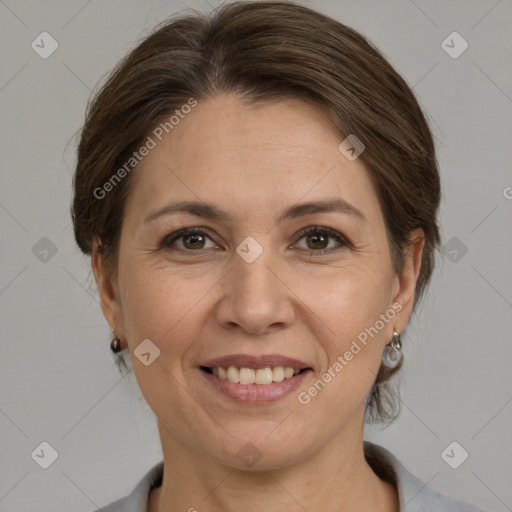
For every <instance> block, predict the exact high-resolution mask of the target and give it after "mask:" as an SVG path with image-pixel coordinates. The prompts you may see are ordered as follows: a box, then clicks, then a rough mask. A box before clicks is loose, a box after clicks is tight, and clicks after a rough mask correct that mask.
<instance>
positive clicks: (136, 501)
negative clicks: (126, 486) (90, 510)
mask: <svg viewBox="0 0 512 512" xmlns="http://www.w3.org/2000/svg"><path fill="white" fill-rule="evenodd" d="M163 469H164V462H163V461H160V462H159V463H158V464H155V465H154V466H153V467H152V468H151V469H150V470H149V471H148V472H147V473H146V474H145V475H144V476H143V477H142V479H141V480H140V481H139V483H138V484H137V485H136V486H135V488H134V489H133V491H132V492H131V493H130V494H128V495H127V496H125V497H124V498H121V499H119V500H116V501H114V502H112V503H109V504H108V505H106V506H104V507H101V508H100V509H98V510H96V511H95V512H146V510H147V506H148V499H149V492H150V491H151V489H152V488H153V487H154V486H155V485H158V484H159V483H160V482H161V481H162V475H163Z"/></svg>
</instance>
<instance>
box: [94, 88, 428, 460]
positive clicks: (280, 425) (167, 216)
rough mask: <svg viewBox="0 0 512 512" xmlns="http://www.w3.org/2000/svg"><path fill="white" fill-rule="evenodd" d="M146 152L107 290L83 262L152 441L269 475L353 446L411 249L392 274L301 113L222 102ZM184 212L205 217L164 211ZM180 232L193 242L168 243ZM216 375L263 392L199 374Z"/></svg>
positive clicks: (347, 167)
mask: <svg viewBox="0 0 512 512" xmlns="http://www.w3.org/2000/svg"><path fill="white" fill-rule="evenodd" d="M356 135H357V134H356ZM153 138H154V139H155V141H156V147H154V148H153V149H151V150H150V151H149V154H148V155H147V156H146V157H145V158H144V159H143V160H142V161H141V163H140V164H139V166H138V167H136V168H135V169H134V170H133V171H132V173H133V175H132V176H131V179H132V180H133V183H132V185H133V188H132V192H131V195H130V196H129V198H128V200H127V203H126V208H125V213H124V215H125V216H124V220H123V225H122V232H121V238H120V252H119V267H118V273H117V276H116V277H115V280H114V281H112V282H109V281H108V280H107V279H106V277H105V276H106V274H104V273H103V270H102V266H101V265H100V264H99V261H100V260H99V259H98V258H99V256H98V255H97V254H96V255H95V256H94V258H93V265H94V268H95V272H96V276H97V278H98V283H99V285H100V293H101V298H102V305H103V310H104V313H105V316H106V317H107V319H108V321H109V323H110V324H111V325H114V324H115V326H116V331H117V334H118V335H120V337H121V339H122V340H123V342H124V340H127V343H128V347H129V350H130V354H131V357H132V363H133V368H134V372H135V375H136V378H137V381H138V383H139V385H140V388H141V391H142V394H143V395H144V397H145V399H146V400H147V402H148V404H149V406H150V407H151V409H152V410H153V411H154V413H155V414H156V416H157V418H158V422H159V427H160V429H161V430H160V431H161V435H163V436H164V438H165V439H164V442H165V441H168V442H169V443H174V444H175V445H176V444H179V445H180V446H181V447H185V449H189V450H190V452H191V453H196V454H198V456H201V457H202V458H203V459H204V458H205V457H206V458H208V456H210V457H212V458H213V460H216V461H219V462H221V463H224V464H227V465H229V466H233V467H240V468H244V464H245V466H246V467H249V466H251V465H252V464H254V462H249V459H251V457H252V459H254V461H256V462H257V463H256V465H255V467H258V468H262V469H265V468H266V469H270V468H277V467H284V466H286V465H290V464H293V463H295V462H298V461H300V460H305V459H306V458H307V457H308V456H310V455H313V454H316V453H318V452H321V451H322V450H329V449H330V447H333V446H334V445H335V444H336V443H337V442H341V441H342V440H345V441H346V442H349V440H352V441H353V440H354V439H358V438H359V437H360V436H361V435H362V425H363V413H364V406H365V398H366V396H367V395H368V393H369V391H370V389H371V387H372V384H373V382H374V380H375V377H376V374H377V371H378V369H379V366H380V363H381V358H382V352H383V349H384V346H385V344H386V343H388V342H389V341H390V340H391V338H392V335H393V327H394V326H395V327H396V328H397V330H398V331H401V330H402V329H403V328H404V326H405V325H406V323H407V319H408V317H409V314H410V311H411V307H412V302H413V300H412V299H413V291H414V286H415V283H416V279H417V274H418V270H419V263H420V257H421V249H422V242H421V240H420V241H418V242H417V243H416V244H415V245H414V246H413V250H412V251H411V252H410V257H409V259H408V260H407V263H406V265H405V267H404V272H403V274H402V276H397V275H396V274H395V272H394V270H393V266H392V263H391V258H390V250H389V246H388V241H387V238H386V231H385V225H384V219H383V216H382V212H381V210H380V207H379V203H378V199H377V195H376V192H375V190H374V188H373V186H372V183H371V181H370V179H369V176H368V173H367V170H366V168H365V165H364V163H363V162H362V160H361V159H360V158H357V159H355V160H353V161H350V160H349V159H347V158H346V157H345V156H344V154H343V153H342V152H340V150H339V149H338V146H339V144H340V143H341V142H342V140H343V137H341V136H340V135H339V134H338V133H337V131H336V129H335V127H334V125H333V124H331V121H329V118H328V116H327V115H326V113H325V112H323V111H322V110H321V109H319V108H318V107H316V106H312V105H309V104H307V103H304V102H301V101H299V100H286V101H283V102H279V103H273V104H270V103H269V104H265V105H260V106H258V107H246V106H243V105H242V103H241V102H240V101H239V100H238V99H237V98H235V97H234V96H231V95H223V96H218V97H216V98H214V99H208V100H204V101H201V102H199V103H198V105H197V106H196V107H195V108H193V109H192V110H191V112H190V113H189V114H187V115H186V116H184V118H183V119H180V121H179V124H177V125H176V126H174V128H173V129H172V130H170V131H169V133H168V134H165V132H164V137H162V140H161V141H159V140H158V139H157V138H155V137H154V136H153ZM334 201H338V208H334V207H332V205H331V207H329V206H326V207H325V208H320V207H319V206H318V205H319V204H320V205H321V204H324V205H328V204H331V203H333V202H334ZM182 202H191V203H200V204H206V203H207V204H208V205H209V208H212V209H214V211H215V212H218V213H219V216H216V215H213V212H212V211H210V209H207V208H206V207H204V206H203V207H202V208H201V207H199V206H195V207H193V208H190V209H189V211H179V210H176V209H172V205H174V204H176V203H182ZM313 203H314V204H316V205H317V206H314V205H313ZM306 204H308V205H309V206H305V205H306ZM194 212H195V213H194ZM184 228H195V230H196V233H195V234H194V233H192V234H190V233H189V234H188V235H187V234H183V233H181V234H180V235H179V236H177V237H176V238H175V239H173V237H172V234H173V233H175V232H177V231H178V230H182V229H184ZM305 230H310V232H309V233H304V231H305ZM110 285H112V286H110ZM376 331H377V332H376ZM369 332H370V333H371V335H369V334H368V333H369ZM363 333H366V343H363V341H362V340H363V339H364V338H365V336H364V334H363ZM143 340H150V342H148V341H145V342H144V343H145V344H144V345H141V343H142V342H143ZM353 342H355V343H356V345H357V346H358V347H359V350H357V348H356V345H354V343H353ZM139 345H140V347H139ZM138 347H139V349H138ZM156 347H158V350H159V351H160V352H159V354H158V352H157V349H156ZM134 351H135V353H134ZM139 351H141V352H142V353H145V354H146V355H143V356H142V357H140V359H139V356H140V354H139ZM348 353H351V354H352V357H350V354H348ZM137 354H138V355H137ZM147 354H149V355H147ZM219 358H227V359H225V360H224V361H215V360H216V359H219ZM286 358H288V359H289V360H287V359H286ZM292 359H293V361H292ZM143 361H144V362H145V363H150V364H144V363H143ZM342 361H343V363H342ZM336 363H338V364H336ZM228 366H234V367H236V368H237V370H235V369H234V368H232V369H231V370H229V372H228V374H229V376H230V379H231V380H236V378H237V376H238V378H239V379H241V380H242V381H243V382H250V381H251V379H252V378H257V379H258V382H261V384H245V383H242V384H241V383H238V384H237V383H232V382H229V381H227V380H222V378H221V377H223V372H222V370H217V369H215V370H214V369H213V368H216V367H224V368H225V367H228ZM269 366H270V367H271V368H273V370H272V371H269V370H265V369H263V368H265V367H269ZM340 366H341V368H340ZM204 367H208V368H209V370H205V368H204ZM240 367H242V368H244V369H243V370H241V371H240V372H239V371H238V368H240ZM279 367H291V368H295V369H303V368H308V369H307V370H305V371H303V372H301V373H299V374H298V375H297V376H294V377H290V376H289V373H287V372H290V370H280V369H279ZM276 368H277V369H276ZM258 369H259V370H260V371H259V372H257V371H255V370H258ZM211 372H214V373H219V376H216V375H215V374H214V373H211ZM286 375H288V377H286ZM329 376H330V378H329ZM283 377H286V378H284V379H283ZM245 379H248V380H245ZM260 379H261V380H260ZM270 379H272V381H273V382H272V383H271V384H265V383H264V382H267V381H268V380H270ZM274 381H276V382H274ZM319 381H320V382H319ZM315 382H316V387H315ZM315 390H316V392H315ZM252 459H251V460H252ZM210 460H211V459H210Z"/></svg>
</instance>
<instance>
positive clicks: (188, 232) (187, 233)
mask: <svg viewBox="0 0 512 512" xmlns="http://www.w3.org/2000/svg"><path fill="white" fill-rule="evenodd" d="M207 239H209V240H211V238H210V237H209V236H208V235H207V234H206V232H205V231H204V230H203V229H201V228H185V229H180V230H179V231H176V232H174V233H171V234H170V235H168V236H166V237H165V238H164V239H163V240H162V241H161V242H160V244H159V247H160V248H161V249H168V250H180V251H189V252H190V251H197V252H199V251H201V250H202V249H208V247H205V245H204V244H205V242H206V240H207ZM175 242H181V244H182V246H181V247H180V246H179V245H180V244H178V247H172V246H173V244H175Z"/></svg>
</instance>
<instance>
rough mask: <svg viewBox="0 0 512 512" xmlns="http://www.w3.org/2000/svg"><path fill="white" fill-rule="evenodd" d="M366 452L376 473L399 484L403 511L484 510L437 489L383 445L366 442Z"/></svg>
mask: <svg viewBox="0 0 512 512" xmlns="http://www.w3.org/2000/svg"><path fill="white" fill-rule="evenodd" d="M364 451H365V457H366V460H367V461H368V464H370V466H371V467H372V468H373V470H374V471H375V473H376V474H378V475H379V476H380V477H381V478H384V479H385V480H388V481H392V482H393V483H395V484H396V486H397V489H398V496H399V503H400V512H484V511H483V510H482V509H480V508H478V507H476V506H475V505H471V504H470V503H467V502H465V501H462V500H458V499H455V498H451V497H449V496H446V495H444V494H441V493H439V492H437V491H435V490H434V489H432V488H431V487H429V486H428V485H427V484H426V483H425V482H423V481H422V480H420V479H419V478H417V477H416V476H414V475H413V474H412V473H410V472H409V471H408V470H407V468H406V467H405V466H404V465H403V464H402V463H401V462H400V461H399V460H398V459H397V458H396V457H395V456H394V455H393V454H392V453H391V452H389V451H388V450H386V449H385V448H383V447H382V446H379V445H376V444H374V443H371V442H369V441H364Z"/></svg>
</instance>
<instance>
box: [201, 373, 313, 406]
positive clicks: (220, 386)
mask: <svg viewBox="0 0 512 512" xmlns="http://www.w3.org/2000/svg"><path fill="white" fill-rule="evenodd" d="M199 371H200V372H201V374H202V375H203V376H204V378H205V379H206V380H207V381H208V382H209V383H210V384H212V385H213V387H214V388H215V389H217V390H218V391H220V392H221V393H224V394H225V395H227V396H229V397H230V398H232V399H233V400H236V401H237V402H244V403H252V404H254V403H268V402H273V401H275V400H279V399H280V398H282V397H284V396H286V395H288V394H290V393H291V392H292V391H294V390H295V389H297V388H298V387H299V386H300V384H301V383H302V381H303V380H304V379H305V378H307V377H308V375H309V374H310V372H311V371H312V370H311V369H308V370H306V371H303V372H301V373H299V374H297V375H295V376H294V377H290V378H289V379H284V380H283V381H281V382H272V383H271V384H235V383H233V382H229V381H227V380H222V379H219V377H216V376H215V375H213V374H212V373H208V372H206V371H204V370H201V369H200V368H199Z"/></svg>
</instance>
